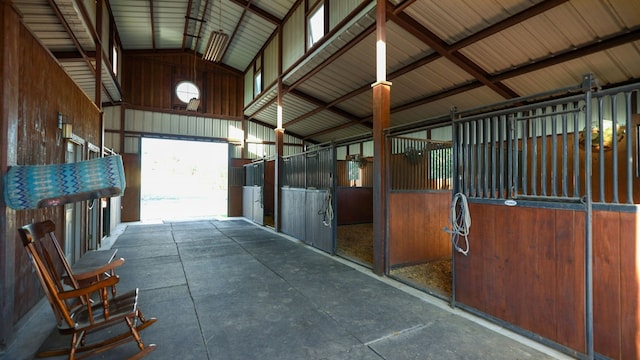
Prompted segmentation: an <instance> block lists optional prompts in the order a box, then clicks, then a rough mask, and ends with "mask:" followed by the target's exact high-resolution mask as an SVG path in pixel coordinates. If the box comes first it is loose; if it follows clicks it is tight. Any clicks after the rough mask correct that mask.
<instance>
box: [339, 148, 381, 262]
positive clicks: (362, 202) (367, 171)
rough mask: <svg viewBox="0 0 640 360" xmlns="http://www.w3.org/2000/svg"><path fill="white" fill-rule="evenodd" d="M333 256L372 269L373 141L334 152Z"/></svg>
mask: <svg viewBox="0 0 640 360" xmlns="http://www.w3.org/2000/svg"><path fill="white" fill-rule="evenodd" d="M336 159H337V161H336V195H335V196H336V216H337V219H336V224H337V231H336V254H337V255H338V256H341V257H344V258H346V259H348V260H351V261H353V262H356V263H359V264H360V265H363V266H366V267H372V266H373V141H372V140H366V141H357V142H355V143H352V144H345V145H342V146H338V147H337V148H336Z"/></svg>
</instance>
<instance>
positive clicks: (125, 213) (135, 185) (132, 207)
mask: <svg viewBox="0 0 640 360" xmlns="http://www.w3.org/2000/svg"><path fill="white" fill-rule="evenodd" d="M122 165H123V166H124V176H125V180H126V182H127V188H126V190H125V191H124V195H123V196H122V215H121V216H122V222H128V221H140V181H141V174H142V169H141V168H140V156H138V155H137V154H124V155H122Z"/></svg>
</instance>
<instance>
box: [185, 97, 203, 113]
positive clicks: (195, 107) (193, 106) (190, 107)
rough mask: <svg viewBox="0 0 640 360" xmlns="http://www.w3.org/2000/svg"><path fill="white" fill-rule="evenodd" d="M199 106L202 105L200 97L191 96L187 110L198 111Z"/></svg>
mask: <svg viewBox="0 0 640 360" xmlns="http://www.w3.org/2000/svg"><path fill="white" fill-rule="evenodd" d="M198 106H200V99H197V98H191V100H189V103H188V104H187V111H196V110H198Z"/></svg>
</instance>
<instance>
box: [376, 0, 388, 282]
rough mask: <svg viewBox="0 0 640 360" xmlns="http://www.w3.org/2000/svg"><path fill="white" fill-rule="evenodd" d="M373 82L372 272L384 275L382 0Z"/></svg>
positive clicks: (385, 89) (385, 102)
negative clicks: (374, 79)
mask: <svg viewBox="0 0 640 360" xmlns="http://www.w3.org/2000/svg"><path fill="white" fill-rule="evenodd" d="M377 1H378V4H377V5H378V8H377V14H376V82H375V83H374V84H373V85H371V87H372V88H373V171H374V174H376V176H374V177H373V272H374V273H375V274H377V275H383V274H384V273H385V271H386V264H385V262H386V256H385V253H386V251H385V249H386V241H387V240H386V234H387V217H386V209H387V199H386V187H387V185H386V177H385V174H386V171H387V169H386V159H385V157H386V143H385V136H384V129H386V128H388V127H389V125H390V123H391V83H390V82H388V81H387V80H386V71H387V69H386V67H387V65H386V24H385V22H386V18H387V16H386V4H387V2H386V0H377Z"/></svg>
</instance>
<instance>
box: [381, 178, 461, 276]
mask: <svg viewBox="0 0 640 360" xmlns="http://www.w3.org/2000/svg"><path fill="white" fill-rule="evenodd" d="M388 204H389V216H388V221H389V239H388V242H389V265H390V266H391V267H393V266H397V265H404V264H418V263H424V262H427V261H429V260H434V259H440V258H443V257H450V256H451V241H450V237H449V234H447V233H446V232H444V231H443V230H442V228H443V227H444V226H446V225H447V222H448V216H449V208H450V205H451V193H450V192H447V191H443V192H431V193H426V192H421V193H411V192H398V193H391V194H390V195H389V202H388Z"/></svg>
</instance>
